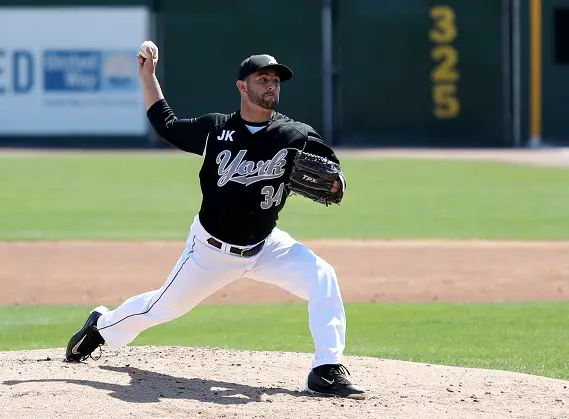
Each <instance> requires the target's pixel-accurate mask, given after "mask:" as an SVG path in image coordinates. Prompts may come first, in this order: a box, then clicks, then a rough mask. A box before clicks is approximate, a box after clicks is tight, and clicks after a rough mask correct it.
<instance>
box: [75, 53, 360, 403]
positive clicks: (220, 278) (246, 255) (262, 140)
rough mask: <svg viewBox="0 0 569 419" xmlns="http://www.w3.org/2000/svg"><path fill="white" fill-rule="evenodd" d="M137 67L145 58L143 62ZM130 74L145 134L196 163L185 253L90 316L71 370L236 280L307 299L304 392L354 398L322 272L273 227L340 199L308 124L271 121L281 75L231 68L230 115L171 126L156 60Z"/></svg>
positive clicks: (253, 64)
mask: <svg viewBox="0 0 569 419" xmlns="http://www.w3.org/2000/svg"><path fill="white" fill-rule="evenodd" d="M145 57H146V58H145ZM138 62H139V75H140V80H141V82H142V89H143V93H144V98H145V102H146V108H147V116H148V119H149V121H150V124H151V125H152V127H153V129H154V130H155V131H156V132H157V133H158V134H159V136H160V137H161V138H163V139H164V140H165V141H166V142H167V143H169V144H170V145H172V146H173V147H176V148H178V149H179V150H182V151H185V152H188V153H193V154H197V155H200V156H202V158H203V164H202V167H201V170H200V173H199V181H200V186H201V191H202V195H203V199H202V203H201V208H200V210H199V213H198V214H196V215H195V218H194V220H193V223H192V225H191V228H190V231H189V236H188V238H187V242H186V246H185V248H184V250H183V252H182V254H181V256H180V258H179V260H178V262H177V263H176V265H175V266H174V268H173V269H172V271H171V273H170V275H169V276H168V278H167V279H166V281H165V283H164V284H163V286H162V287H161V288H160V289H157V290H155V291H149V292H146V293H143V294H141V295H137V296H134V297H131V298H129V299H128V300H126V301H125V302H124V303H123V304H122V305H120V306H119V307H117V308H116V309H115V310H109V309H107V308H106V307H103V306H100V307H97V308H95V309H93V310H92V311H91V313H90V314H89V316H88V319H87V321H86V323H85V325H84V326H83V327H82V328H81V329H80V330H79V331H78V332H77V333H75V334H74V335H73V336H72V337H71V340H70V341H69V344H68V346H67V350H66V358H67V360H68V361H71V362H79V361H84V360H86V359H87V358H88V357H90V356H91V354H92V352H93V351H94V350H95V349H97V348H98V347H99V346H101V345H103V344H105V343H106V344H107V345H108V346H109V347H112V348H118V347H121V346H124V345H127V344H128V343H130V342H132V341H133V340H134V339H135V338H136V337H137V336H138V334H139V333H141V332H142V331H144V330H146V329H148V328H150V327H152V326H156V325H158V324H161V323H164V322H167V321H170V320H173V319H175V318H178V317H180V316H182V315H184V314H186V313H187V312H189V311H190V310H191V309H192V308H193V307H195V306H196V305H198V304H199V303H200V302H201V301H203V300H204V299H205V298H206V297H208V296H210V295H211V294H213V293H214V292H216V291H217V290H219V289H221V288H222V287H224V286H225V285H227V284H229V283H231V282H232V281H234V280H236V279H238V278H241V277H247V278H251V279H254V280H257V281H264V282H267V283H271V284H275V285H278V286H279V287H282V288H284V289H285V290H287V291H289V292H291V293H293V294H295V295H297V296H298V297H301V298H303V299H305V300H307V301H308V312H309V314H308V323H309V328H310V331H311V334H312V338H313V340H314V347H315V348H314V349H315V350H314V358H313V361H312V366H311V367H312V368H311V369H310V371H309V373H308V376H307V381H306V386H307V391H309V392H311V393H317V394H322V395H332V396H340V397H349V398H356V399H362V398H365V395H366V391H365V390H364V389H363V388H362V387H360V386H359V385H356V384H354V383H352V382H350V380H349V379H348V375H349V372H348V370H347V368H346V367H345V366H344V365H343V364H342V363H341V358H342V353H343V351H344V347H345V334H346V316H345V312H344V305H343V302H342V296H341V293H340V288H339V285H338V280H337V278H336V272H335V270H334V268H333V267H332V266H331V265H330V264H329V263H327V262H326V261H325V260H323V259H322V258H321V257H319V256H318V255H316V254H315V253H314V252H313V251H312V250H311V249H310V248H308V247H307V246H305V245H304V244H302V243H299V242H298V241H296V240H295V239H294V238H292V237H291V236H290V235H289V234H288V233H286V232H285V231H282V230H280V229H279V228H278V227H277V219H278V214H279V212H280V211H281V210H282V209H283V207H284V205H285V203H286V201H287V199H288V197H289V196H290V195H291V194H293V193H294V194H297V195H300V196H302V197H305V198H306V199H311V200H313V201H314V202H317V203H320V204H324V205H326V206H328V205H331V204H339V203H340V202H341V201H342V198H343V195H344V192H345V190H346V180H345V178H344V175H343V174H342V171H341V169H340V162H339V160H338V158H337V157H336V155H335V154H334V152H333V151H332V150H331V149H330V147H328V146H327V145H326V144H325V143H324V142H323V140H322V138H321V137H320V135H319V134H318V133H317V132H316V131H315V130H314V129H313V128H312V127H310V126H309V125H307V124H304V123H302V122H297V121H294V120H292V119H291V118H289V117H287V116H285V115H283V114H281V113H279V112H276V111H275V108H276V106H277V104H278V103H279V93H280V90H281V83H282V82H285V81H287V80H290V79H291V78H292V76H293V72H292V70H291V69H290V68H289V67H288V66H285V65H283V64H280V63H278V62H277V61H276V60H275V58H274V57H272V56H270V55H265V54H263V55H253V56H251V57H249V58H247V59H245V60H244V61H243V62H242V63H241V65H240V66H239V70H238V75H237V80H236V88H237V92H238V93H239V95H240V99H241V103H240V108H239V109H238V110H236V111H235V112H233V113H208V114H204V115H201V116H199V117H196V118H189V119H179V118H177V117H176V115H175V114H174V112H173V110H172V109H171V108H170V107H169V106H168V103H167V102H166V100H165V99H164V95H163V94H162V90H161V88H160V84H159V82H158V79H157V77H156V74H155V69H156V64H157V62H158V50H157V48H155V46H153V47H149V48H148V49H142V50H141V53H139V55H138Z"/></svg>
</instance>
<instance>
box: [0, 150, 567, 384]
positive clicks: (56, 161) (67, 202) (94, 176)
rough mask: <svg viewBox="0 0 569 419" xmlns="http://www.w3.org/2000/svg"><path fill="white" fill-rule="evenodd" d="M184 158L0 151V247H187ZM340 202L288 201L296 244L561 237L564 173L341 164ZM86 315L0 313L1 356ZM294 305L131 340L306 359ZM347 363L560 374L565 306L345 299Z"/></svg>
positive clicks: (187, 161)
mask: <svg viewBox="0 0 569 419" xmlns="http://www.w3.org/2000/svg"><path fill="white" fill-rule="evenodd" d="M184 157H185V155H182V154H174V155H170V154H168V155H95V156H71V155H70V156H59V157H53V156H50V157H46V156H36V157H31V156H26V157H8V156H0V176H1V178H2V179H3V181H2V186H1V187H0V241H14V240H67V239H89V240H147V239H150V240H156V239H166V240H185V239H186V235H187V231H188V228H189V226H190V224H191V221H192V219H193V216H194V214H195V212H196V211H197V210H198V207H199V202H200V199H201V195H200V192H199V189H198V188H199V182H198V178H197V175H198V170H199V163H200V160H199V159H197V158H184ZM344 170H345V173H346V176H347V178H348V193H347V195H346V199H345V203H344V204H342V205H341V206H340V207H334V208H326V207H324V206H320V205H317V204H313V203H311V202H308V201H306V200H303V199H301V198H299V197H292V198H291V199H290V200H289V203H288V205H287V208H286V209H285V210H284V211H283V213H282V216H281V222H280V226H281V227H282V228H284V229H286V230H288V231H289V232H290V233H292V234H293V235H294V236H296V237H297V238H300V239H307V238H370V239H371V238H377V239H380V238H457V239H476V238H485V239H505V240H508V239H509V240H513V239H524V240H541V239H553V240H567V239H569V194H568V193H567V187H568V186H569V170H566V169H555V168H537V167H529V166H516V165H507V164H501V163H490V162H463V161H461V162H452V161H426V160H378V161H374V160H358V159H344ZM88 309H90V307H87V308H86V307H47V306H44V307H42V306H38V307H1V306H0V350H18V349H25V348H46V347H63V346H65V344H66V342H67V339H68V338H69V335H70V333H72V332H73V331H75V330H76V329H77V328H78V327H79V326H80V325H82V323H83V322H84V320H85V315H86V312H87V310H88ZM306 314H307V313H306V306H305V305H285V306H261V307H255V308H254V309H253V308H252V307H249V306H227V307H218V306H216V307H207V306H204V307H197V308H196V309H194V310H193V311H192V312H191V313H190V314H189V315H187V316H184V317H182V318H180V319H178V320H175V321H173V322H170V323H168V324H165V325H160V326H157V327H155V328H153V329H150V330H148V331H146V332H144V333H143V334H142V335H141V336H139V338H138V339H137V340H136V341H135V342H134V344H135V345H149V344H152V345H190V346H221V347H229V348H241V349H257V350H290V351H304V352H311V351H312V342H311V339H310V334H309V332H308V327H307V323H306ZM347 314H348V347H347V348H346V354H348V355H369V356H378V357H384V358H393V359H401V360H410V361H421V362H428V363H440V364H446V365H459V366H471V367H484V368H495V369H507V370H511V371H520V372H526V373H532V374H538V375H544V376H550V377H557V378H564V379H569V365H568V362H567V356H566V354H567V342H568V341H569V340H568V338H569V303H566V302H556V303H554V302H543V303H527V304H521V303H520V304H442V303H428V304H348V305H347Z"/></svg>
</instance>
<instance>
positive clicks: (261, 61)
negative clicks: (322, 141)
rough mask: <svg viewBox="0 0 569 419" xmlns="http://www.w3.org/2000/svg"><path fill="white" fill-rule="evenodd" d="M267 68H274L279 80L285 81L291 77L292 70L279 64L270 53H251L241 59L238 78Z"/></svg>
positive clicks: (241, 78)
mask: <svg viewBox="0 0 569 419" xmlns="http://www.w3.org/2000/svg"><path fill="white" fill-rule="evenodd" d="M269 68H270V69H273V70H275V71H276V72H277V73H278V74H279V76H280V78H281V81H287V80H290V79H291V78H292V70H291V69H290V68H289V67H287V66H286V65H284V64H279V63H278V62H277V60H275V57H273V56H271V55H268V54H260V55H252V56H250V57H249V58H246V59H245V60H243V62H242V63H241V65H240V66H239V79H240V80H243V79H244V78H245V77H247V76H248V75H250V74H252V73H254V72H255V71H259V70H263V69H269Z"/></svg>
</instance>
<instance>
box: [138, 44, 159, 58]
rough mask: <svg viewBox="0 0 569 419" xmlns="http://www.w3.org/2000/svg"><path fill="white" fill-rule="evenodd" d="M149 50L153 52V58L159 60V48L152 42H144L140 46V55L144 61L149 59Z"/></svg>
mask: <svg viewBox="0 0 569 419" xmlns="http://www.w3.org/2000/svg"><path fill="white" fill-rule="evenodd" d="M148 48H150V50H151V51H152V58H158V47H157V46H156V44H155V43H154V42H152V41H144V42H143V43H142V45H140V51H139V52H138V54H139V55H140V56H141V57H142V58H144V59H146V58H148V53H147V50H148Z"/></svg>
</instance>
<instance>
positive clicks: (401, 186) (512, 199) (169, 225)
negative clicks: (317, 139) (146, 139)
mask: <svg viewBox="0 0 569 419" xmlns="http://www.w3.org/2000/svg"><path fill="white" fill-rule="evenodd" d="M186 156H189V155H185V154H182V153H177V154H165V155H156V154H154V155H128V154H127V155H100V154H99V155H95V156H76V155H74V156H59V157H45V156H35V157H31V156H27V157H18V158H15V157H7V156H2V157H0V177H1V178H2V179H3V182H2V187H1V188H0V240H2V241H7V240H53V239H57V240H65V239H97V240H156V239H166V240H184V239H185V238H186V234H187V231H188V228H189V225H190V224H191V221H192V219H193V216H194V214H195V213H196V212H197V211H198V209H199V204H200V200H201V193H200V191H199V180H198V171H199V164H200V162H201V159H199V158H193V157H187V158H186ZM343 162H344V170H345V173H346V176H347V179H348V188H349V191H348V193H347V194H346V198H345V202H344V203H343V204H342V205H341V206H339V207H333V208H326V207H324V206H321V205H317V204H313V203H312V202H308V201H307V200H304V199H302V198H300V197H298V196H293V197H291V199H290V200H289V202H288V203H287V207H286V208H285V209H284V210H283V212H282V213H281V220H280V226H281V227H282V228H284V229H286V230H288V231H289V232H291V233H292V234H293V235H294V236H295V237H298V238H299V239H309V238H458V239H469V238H488V239H528V240H533V239H569V193H567V187H568V186H569V170H566V169H560V168H537V167H529V166H515V165H507V164H501V163H492V162H466V161H460V162H452V161H443V160H441V161H422V160H367V159H366V160H364V159H348V158H346V159H343ZM236 205H237V203H236Z"/></svg>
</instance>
